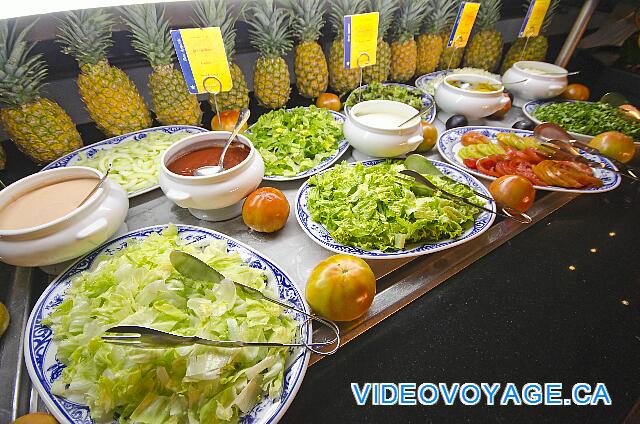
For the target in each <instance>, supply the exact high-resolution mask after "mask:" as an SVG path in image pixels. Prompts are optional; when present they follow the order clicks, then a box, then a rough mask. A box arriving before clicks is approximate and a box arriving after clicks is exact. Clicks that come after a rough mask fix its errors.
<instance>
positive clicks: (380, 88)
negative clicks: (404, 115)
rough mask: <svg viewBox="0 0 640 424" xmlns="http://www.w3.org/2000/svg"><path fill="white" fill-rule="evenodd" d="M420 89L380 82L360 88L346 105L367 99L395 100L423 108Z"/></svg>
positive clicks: (352, 94)
mask: <svg viewBox="0 0 640 424" xmlns="http://www.w3.org/2000/svg"><path fill="white" fill-rule="evenodd" d="M423 95H424V94H423V93H422V91H420V90H418V89H414V90H411V89H409V88H407V87H403V86H402V85H398V84H387V85H384V84H381V83H379V82H376V83H373V84H369V85H368V86H367V87H366V88H364V89H362V88H358V89H356V90H355V91H353V93H351V95H350V96H349V98H348V99H347V102H346V103H345V106H346V107H352V106H354V105H356V104H358V103H360V102H363V101H365V100H395V101H396V102H400V103H405V104H408V105H409V106H412V107H414V108H416V109H418V110H420V109H422V107H423V105H422V96H423Z"/></svg>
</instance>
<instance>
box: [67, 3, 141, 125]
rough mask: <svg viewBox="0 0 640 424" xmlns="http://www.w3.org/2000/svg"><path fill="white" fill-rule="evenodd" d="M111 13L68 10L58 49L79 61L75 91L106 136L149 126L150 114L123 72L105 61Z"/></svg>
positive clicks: (108, 42)
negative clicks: (78, 93) (61, 47)
mask: <svg viewBox="0 0 640 424" xmlns="http://www.w3.org/2000/svg"><path fill="white" fill-rule="evenodd" d="M114 23H115V22H114V20H113V17H112V16H111V15H109V14H108V13H107V12H105V11H104V10H103V9H88V10H80V11H76V12H69V13H68V14H67V16H66V17H65V18H64V19H63V20H62V21H61V23H60V35H59V40H58V41H59V42H60V44H62V45H63V46H64V48H63V49H62V51H63V52H64V53H67V54H71V55H73V56H75V58H76V60H77V61H78V64H79V65H80V75H78V81H77V83H78V91H79V92H80V97H82V100H83V101H84V104H85V105H86V107H87V110H88V112H89V116H91V119H93V121H95V123H96V124H97V125H98V128H99V129H100V130H101V131H102V132H104V133H105V134H106V135H108V136H115V135H120V134H124V133H129V132H132V131H138V130H141V129H143V128H147V127H149V126H151V114H150V113H149V109H148V108H147V105H146V104H145V102H144V100H143V99H142V96H141V95H140V93H139V92H138V90H137V89H136V87H135V85H133V82H132V81H131V80H130V79H129V78H128V77H127V75H126V74H125V73H124V72H123V71H122V70H121V69H118V68H116V67H114V66H111V65H109V63H108V62H107V49H108V48H109V47H110V46H111V44H112V41H111V27H112V26H113V25H114Z"/></svg>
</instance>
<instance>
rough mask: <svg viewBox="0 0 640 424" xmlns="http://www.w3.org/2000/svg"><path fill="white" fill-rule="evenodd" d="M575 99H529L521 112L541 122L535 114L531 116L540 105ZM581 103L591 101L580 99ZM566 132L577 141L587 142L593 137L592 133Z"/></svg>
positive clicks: (536, 121) (534, 120) (538, 122)
mask: <svg viewBox="0 0 640 424" xmlns="http://www.w3.org/2000/svg"><path fill="white" fill-rule="evenodd" d="M577 101H579V100H564V99H547V100H531V101H530V102H527V103H525V104H524V105H523V106H522V113H524V116H526V117H527V118H529V119H530V120H532V121H533V122H535V123H536V124H541V123H542V121H541V120H539V119H538V118H536V117H535V116H533V114H534V113H535V111H536V109H538V108H539V107H540V106H544V105H548V104H551V103H566V102H577ZM581 103H593V102H582V101H581ZM567 132H568V133H569V135H570V136H571V137H573V138H575V139H576V140H578V141H584V142H587V143H588V142H589V141H591V139H592V138H593V136H592V135H586V134H580V133H576V132H571V131H567Z"/></svg>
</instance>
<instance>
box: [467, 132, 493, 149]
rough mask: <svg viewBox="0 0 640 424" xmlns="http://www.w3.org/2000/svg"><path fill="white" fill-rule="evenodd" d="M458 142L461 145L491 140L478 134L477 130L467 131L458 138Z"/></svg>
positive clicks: (489, 141)
mask: <svg viewBox="0 0 640 424" xmlns="http://www.w3.org/2000/svg"><path fill="white" fill-rule="evenodd" d="M460 142H461V143H462V145H463V146H470V145H472V144H486V143H491V140H489V138H488V137H486V136H484V135H482V134H480V133H479V132H476V131H469V132H467V133H465V134H464V135H463V136H462V137H461V138H460Z"/></svg>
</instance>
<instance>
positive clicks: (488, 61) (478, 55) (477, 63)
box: [464, 0, 503, 72]
mask: <svg viewBox="0 0 640 424" xmlns="http://www.w3.org/2000/svg"><path fill="white" fill-rule="evenodd" d="M501 8H502V0H483V1H482V2H481V5H480V10H478V16H477V18H476V24H475V25H474V27H476V28H477V32H476V33H475V35H474V36H473V37H472V38H471V41H470V42H469V46H468V47H467V51H466V53H465V55H464V66H469V67H472V68H480V69H484V70H485V71H490V72H493V71H495V70H496V69H497V67H498V64H499V63H500V56H501V55H502V44H503V42H502V34H501V33H500V31H498V30H497V29H496V24H497V23H498V21H499V20H500V9H501Z"/></svg>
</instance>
